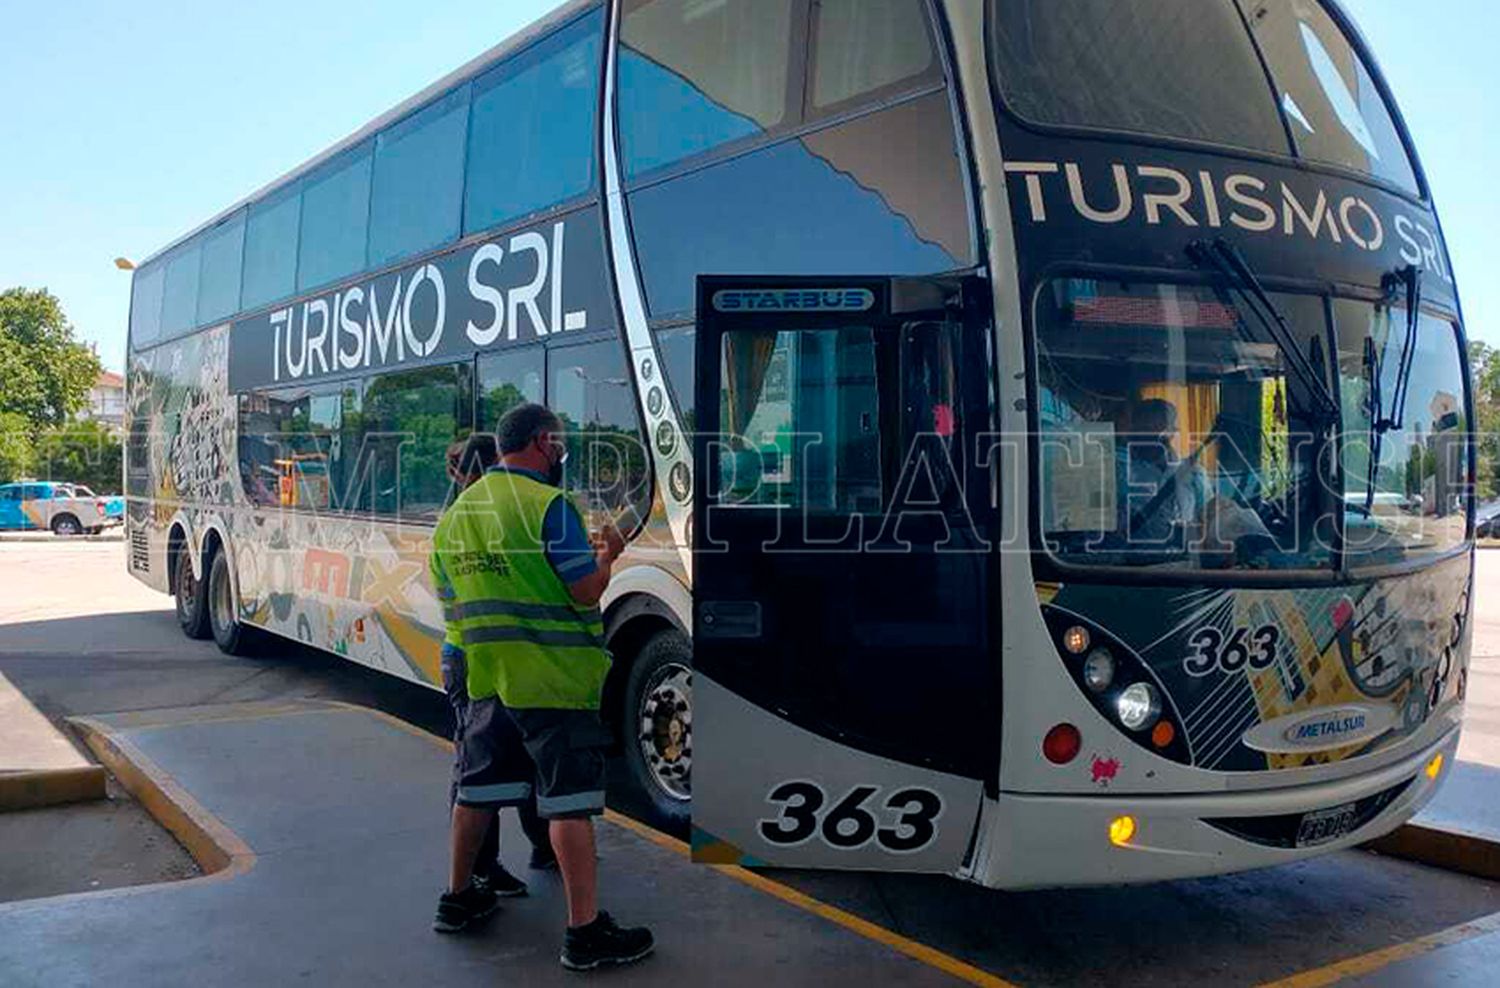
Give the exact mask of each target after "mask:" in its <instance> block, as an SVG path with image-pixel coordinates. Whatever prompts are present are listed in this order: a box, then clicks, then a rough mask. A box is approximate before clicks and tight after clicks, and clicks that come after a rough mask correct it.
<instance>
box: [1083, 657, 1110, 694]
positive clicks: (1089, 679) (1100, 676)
mask: <svg viewBox="0 0 1500 988" xmlns="http://www.w3.org/2000/svg"><path fill="white" fill-rule="evenodd" d="M1114 681H1115V657H1114V656H1113V655H1110V654H1109V649H1107V648H1096V649H1094V650H1093V651H1092V652H1090V653H1089V657H1088V658H1087V659H1085V660H1084V661H1083V682H1084V685H1086V686H1087V687H1088V688H1089V689H1091V690H1093V691H1094V692H1095V693H1103V692H1104V691H1105V690H1107V689H1109V688H1110V686H1111V685H1112V684H1113V683H1114Z"/></svg>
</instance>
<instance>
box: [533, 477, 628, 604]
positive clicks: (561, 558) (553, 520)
mask: <svg viewBox="0 0 1500 988" xmlns="http://www.w3.org/2000/svg"><path fill="white" fill-rule="evenodd" d="M542 538H543V542H544V544H545V545H546V549H547V561H548V562H549V563H551V564H552V569H553V571H554V572H556V573H557V575H558V577H559V578H560V579H561V580H562V581H563V583H564V584H565V585H566V586H567V588H568V594H569V596H571V597H572V598H573V600H574V601H575V602H576V603H578V604H580V605H582V606H584V607H593V606H595V605H597V604H598V603H599V601H600V599H601V598H603V596H604V591H605V589H606V588H608V586H609V580H610V576H611V574H612V571H613V569H614V562H615V560H616V559H618V558H619V556H620V553H621V552H623V551H624V550H625V540H624V539H623V538H622V537H621V536H620V534H619V533H618V532H616V531H614V530H613V529H610V530H608V531H606V532H605V533H604V534H603V535H602V536H601V538H600V540H599V541H598V543H597V544H591V543H590V540H589V533H588V529H587V528H585V527H584V524H583V518H582V517H581V516H580V515H579V514H578V511H577V509H575V508H574V507H573V505H572V504H571V503H569V502H568V501H565V500H563V499H562V498H559V499H557V500H556V501H554V502H553V503H552V507H551V508H550V509H548V511H547V516H546V518H545V520H544V521H543V522H542Z"/></svg>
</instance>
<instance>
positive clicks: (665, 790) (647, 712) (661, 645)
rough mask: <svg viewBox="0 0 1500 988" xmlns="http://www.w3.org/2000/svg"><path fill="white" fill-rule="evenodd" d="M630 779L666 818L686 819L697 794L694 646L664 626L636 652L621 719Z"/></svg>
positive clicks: (690, 814)
mask: <svg viewBox="0 0 1500 988" xmlns="http://www.w3.org/2000/svg"><path fill="white" fill-rule="evenodd" d="M621 723H622V724H623V725H624V732H623V733H624V735H625V763H626V765H627V766H628V768H629V771H630V776H631V781H632V782H633V783H634V784H635V786H636V788H637V789H638V790H639V791H640V793H641V794H642V795H643V796H645V798H646V799H647V800H648V801H649V802H650V804H651V808H652V810H653V811H654V812H655V813H656V814H657V815H658V816H659V817H660V818H661V819H662V820H663V821H664V822H667V823H678V824H686V823H687V822H688V821H689V820H690V819H691V816H692V806H693V803H692V796H693V646H692V642H691V641H689V640H688V638H687V637H686V636H685V635H683V634H682V633H681V632H679V631H660V632H657V633H656V634H655V635H653V636H652V637H651V638H649V639H647V641H646V644H645V645H643V646H642V647H641V651H640V654H639V655H638V656H636V660H635V664H634V665H633V666H632V667H631V670H630V679H629V680H628V682H627V683H626V687H625V710H624V717H623V718H622V720H621Z"/></svg>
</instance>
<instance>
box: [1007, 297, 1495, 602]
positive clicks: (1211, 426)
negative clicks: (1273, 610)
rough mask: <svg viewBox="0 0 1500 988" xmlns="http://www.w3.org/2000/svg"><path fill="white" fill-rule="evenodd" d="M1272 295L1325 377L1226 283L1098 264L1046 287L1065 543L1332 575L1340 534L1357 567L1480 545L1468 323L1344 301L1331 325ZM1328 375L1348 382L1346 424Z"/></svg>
mask: <svg viewBox="0 0 1500 988" xmlns="http://www.w3.org/2000/svg"><path fill="white" fill-rule="evenodd" d="M1270 297H1271V300H1272V301H1273V303H1274V304H1275V306H1276V308H1277V309H1278V310H1279V312H1280V313H1281V314H1282V315H1283V316H1284V317H1285V319H1286V323H1287V326H1288V328H1289V329H1290V331H1291V335H1292V338H1293V340H1294V341H1295V343H1296V345H1297V348H1298V351H1299V352H1300V353H1301V354H1302V355H1303V356H1305V357H1306V363H1307V365H1308V366H1309V367H1310V368H1311V369H1312V372H1313V374H1314V375H1316V377H1317V380H1316V381H1314V382H1307V381H1305V379H1304V378H1299V376H1298V375H1297V374H1295V373H1292V372H1291V371H1290V368H1289V367H1288V357H1287V354H1286V352H1285V351H1284V350H1283V349H1281V348H1280V347H1279V346H1277V344H1276V343H1275V342H1274V341H1273V340H1272V339H1271V338H1270V336H1269V334H1268V333H1267V331H1266V329H1265V326H1264V324H1263V323H1261V322H1259V321H1258V320H1254V319H1251V318H1248V317H1247V315H1246V313H1245V312H1244V311H1243V309H1242V307H1241V306H1240V305H1237V304H1236V303H1235V302H1234V301H1233V299H1232V297H1231V296H1229V295H1228V294H1226V293H1224V292H1220V291H1216V290H1214V289H1212V288H1207V287H1197V286H1186V285H1173V284H1160V283H1140V282H1109V281H1095V280H1081V279H1065V280H1059V281H1054V282H1051V283H1049V284H1048V285H1047V286H1046V287H1045V288H1044V289H1043V291H1042V293H1041V296H1040V299H1039V302H1038V305H1037V313H1036V354H1037V399H1038V402H1037V408H1038V424H1039V427H1040V436H1039V444H1038V448H1039V450H1040V455H1039V468H1040V469H1039V473H1038V477H1039V500H1038V503H1039V508H1040V513H1041V522H1042V529H1043V533H1044V534H1043V538H1044V540H1045V544H1046V548H1047V550H1048V551H1049V552H1051V553H1052V554H1053V555H1054V557H1056V558H1057V559H1059V560H1060V561H1062V562H1065V563H1071V564H1074V565H1087V566H1129V567H1151V568H1156V569H1162V570H1169V571H1170V570H1182V571H1199V572H1201V571H1205V570H1315V571H1316V570H1322V571H1327V570H1330V569H1331V567H1332V566H1333V564H1334V554H1333V547H1334V546H1335V543H1336V540H1337V539H1338V538H1340V537H1342V538H1343V540H1344V542H1343V551H1344V555H1345V557H1346V560H1347V562H1348V565H1350V566H1353V567H1365V566H1373V565H1387V564H1393V563H1402V562H1406V561H1409V560H1412V559H1414V558H1420V557H1422V556H1424V555H1426V556H1432V555H1439V554H1442V553H1444V552H1447V551H1450V550H1452V549H1455V548H1457V547H1459V546H1461V545H1462V544H1464V542H1465V540H1466V538H1467V517H1468V496H1467V492H1468V478H1469V473H1470V471H1469V448H1468V442H1467V432H1468V427H1467V425H1466V422H1467V411H1466V409H1467V398H1466V392H1465V386H1464V377H1463V363H1462V357H1461V354H1460V352H1459V348H1458V342H1457V341H1458V336H1457V332H1456V330H1455V327H1454V326H1453V324H1452V323H1449V322H1446V321H1444V320H1441V319H1439V318H1436V317H1434V316H1430V315H1426V314H1424V315H1423V316H1422V317H1421V318H1420V319H1419V320H1416V321H1415V322H1414V323H1413V322H1409V321H1408V320H1407V317H1406V312H1405V310H1404V309H1401V308H1399V307H1393V306H1391V305H1388V304H1377V303H1374V302H1366V301H1356V300H1349V299H1337V300H1335V301H1334V302H1333V308H1332V311H1333V314H1334V318H1335V321H1336V327H1335V332H1334V334H1333V335H1332V337H1330V335H1329V332H1328V318H1327V314H1326V312H1327V310H1326V309H1325V300H1324V299H1322V298H1319V297H1316V296H1310V295H1290V294H1278V293H1271V296H1270ZM1330 339H1333V340H1335V341H1336V346H1337V353H1336V354H1335V355H1334V356H1333V357H1332V359H1330V356H1329V353H1328V345H1329V342H1328V341H1329V340H1330ZM1408 349H1409V350H1410V353H1409V355H1406V354H1405V353H1404V351H1407V350H1408ZM1403 356H1405V357H1406V359H1405V360H1404V361H1403ZM1403 363H1405V364H1407V365H1409V368H1408V370H1407V372H1406V374H1405V376H1406V377H1407V379H1408V380H1407V382H1406V383H1407V387H1406V388H1405V389H1404V390H1403V389H1398V387H1397V381H1398V378H1399V377H1401V376H1402V371H1401V367H1402V365H1403ZM1335 374H1336V377H1337V382H1336V383H1337V389H1336V391H1335V389H1334V388H1333V386H1332V385H1333V383H1334V381H1333V378H1334V376H1335ZM1313 386H1317V387H1318V388H1319V390H1321V389H1322V388H1323V387H1324V386H1327V388H1328V391H1329V393H1336V394H1337V395H1338V396H1339V406H1340V411H1341V418H1342V421H1341V423H1338V424H1337V428H1333V427H1329V426H1330V425H1331V424H1330V423H1328V422H1327V421H1326V417H1325V416H1324V415H1323V412H1322V410H1321V407H1320V404H1319V402H1318V400H1315V399H1316V396H1314V395H1312V394H1309V390H1310V388H1311V387H1313ZM1398 394H1399V395H1402V396H1403V397H1402V400H1401V401H1400V404H1401V407H1400V408H1393V407H1392V404H1393V402H1394V401H1395V400H1396V399H1395V397H1394V396H1396V395H1398ZM1377 400H1380V401H1381V402H1382V407H1380V408H1377V407H1376V401H1377ZM1335 443H1338V448H1337V450H1335V449H1334V448H1333V444H1335ZM1372 463H1373V464H1374V466H1372ZM1336 468H1338V469H1337V472H1336ZM1340 475H1341V476H1342V488H1340V487H1339V477H1340ZM1372 484H1373V490H1372V489H1371V485H1372ZM1338 518H1342V520H1343V524H1342V531H1340V530H1339V529H1338V528H1336V526H1335V520H1336V519H1338Z"/></svg>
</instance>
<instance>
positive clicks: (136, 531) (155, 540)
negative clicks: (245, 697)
mask: <svg viewBox="0 0 1500 988" xmlns="http://www.w3.org/2000/svg"><path fill="white" fill-rule="evenodd" d="M228 367H229V346H228V327H220V328H216V329H213V330H209V331H206V332H204V333H201V334H198V335H195V336H190V337H186V338H184V339H181V340H177V341H174V342H172V343H168V344H165V345H163V346H159V347H157V348H155V349H154V350H151V351H149V352H146V353H143V354H138V355H136V357H135V359H134V362H133V364H132V366H131V376H130V409H129V419H128V421H127V425H126V428H127V436H128V439H127V443H128V451H127V460H126V491H127V494H128V498H129V500H128V510H127V513H126V538H127V540H128V553H127V567H128V569H129V572H130V573H131V574H132V575H133V576H135V577H136V578H137V579H139V580H141V581H142V582H144V583H146V584H147V585H148V586H151V587H152V588H154V589H156V590H159V591H161V592H163V593H165V592H168V591H169V589H170V580H169V574H168V564H169V559H168V551H169V549H170V543H171V538H172V534H173V532H174V530H180V531H181V533H182V537H183V538H184V539H185V544H186V545H187V546H188V547H189V548H190V550H191V551H194V552H196V553H199V554H200V557H201V553H202V551H203V549H204V547H205V545H206V544H207V540H208V538H209V537H210V534H211V533H215V534H217V535H218V536H219V537H220V539H221V540H222V542H223V543H224V544H225V545H227V551H228V552H229V553H230V557H231V560H232V561H233V563H234V567H235V574H236V577H237V579H236V583H237V587H236V589H237V596H238V605H239V610H240V617H241V620H243V621H245V622H247V623H249V624H252V625H254V626H256V627H259V628H261V629H263V630H265V631H268V632H271V633H273V634H277V635H280V636H282V637H285V638H290V639H293V640H296V641H301V642H304V643H306V644H309V645H312V646H315V647H317V648H320V649H323V650H325V651H328V652H332V653H334V654H337V655H341V656H344V657H345V658H348V659H351V660H353V661H355V662H358V663H360V664H361V665H367V666H370V667H371V668H375V669H379V670H381V671H383V672H388V673H391V674H393V675H397V676H401V677H402V678H405V679H409V680H412V681H414V682H418V683H422V684H426V685H431V684H434V683H437V682H440V680H441V677H440V672H439V669H438V652H439V649H440V647H441V642H442V631H441V628H442V613H441V608H440V607H439V605H438V603H437V599H436V597H435V596H434V595H433V593H432V590H431V587H430V584H429V581H428V578H427V553H428V547H429V534H430V530H429V529H427V528H425V527H422V526H416V525H411V524H404V525H403V524H401V523H399V522H372V521H367V520H362V519H353V518H348V517H338V516H331V515H325V514H317V513H313V512H306V511H275V510H271V511H267V510H265V509H263V508H257V507H255V506H253V505H252V504H251V503H250V501H249V499H248V498H247V497H246V496H245V493H244V490H243V487H242V484H241V482H240V476H239V469H238V463H239V458H238V452H237V447H238V443H237V430H238V403H237V399H236V397H235V395H233V394H232V393H231V392H230V390H229V382H228Z"/></svg>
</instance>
